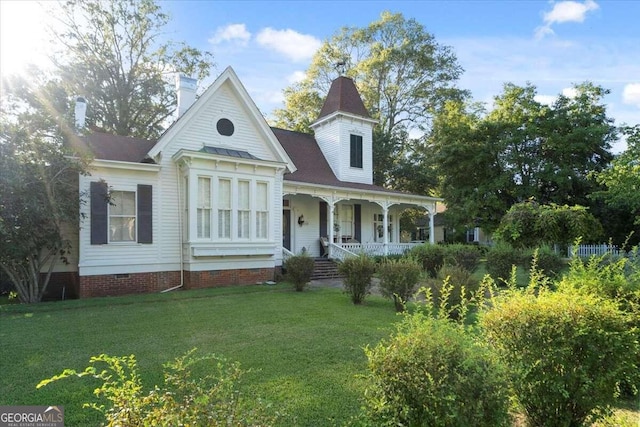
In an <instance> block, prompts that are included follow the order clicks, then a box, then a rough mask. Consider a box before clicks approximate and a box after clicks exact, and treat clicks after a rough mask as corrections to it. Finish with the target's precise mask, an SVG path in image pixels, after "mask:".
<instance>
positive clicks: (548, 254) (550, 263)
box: [522, 246, 565, 278]
mask: <svg viewBox="0 0 640 427" xmlns="http://www.w3.org/2000/svg"><path fill="white" fill-rule="evenodd" d="M537 251H538V259H537V264H536V267H537V269H538V271H540V272H541V273H543V274H544V275H545V276H547V277H551V278H555V277H558V276H559V275H560V272H561V271H562V269H563V268H564V266H565V264H564V261H563V260H562V257H560V255H558V254H556V253H555V251H554V250H553V249H551V248H550V247H549V246H542V247H541V248H539V249H538V250H537ZM534 253H535V250H528V251H526V252H525V253H524V254H523V256H522V257H523V258H524V266H525V268H526V269H527V270H530V269H531V263H532V260H533V255H534Z"/></svg>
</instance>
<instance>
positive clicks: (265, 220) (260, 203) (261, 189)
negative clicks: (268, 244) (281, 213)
mask: <svg viewBox="0 0 640 427" xmlns="http://www.w3.org/2000/svg"><path fill="white" fill-rule="evenodd" d="M268 194H269V187H268V184H267V183H266V182H258V183H256V208H255V209H256V238H258V239H266V238H267V236H268V232H269V227H268V224H269V203H268Z"/></svg>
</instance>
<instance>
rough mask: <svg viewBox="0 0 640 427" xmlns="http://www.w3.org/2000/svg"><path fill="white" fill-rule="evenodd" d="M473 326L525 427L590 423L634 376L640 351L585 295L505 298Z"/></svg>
mask: <svg viewBox="0 0 640 427" xmlns="http://www.w3.org/2000/svg"><path fill="white" fill-rule="evenodd" d="M480 324H481V326H482V329H483V331H484V334H485V338H486V340H487V342H488V343H490V344H491V345H493V346H494V347H495V349H496V350H497V351H498V352H499V354H500V355H501V356H502V358H503V360H504V362H505V363H506V364H507V366H508V368H509V370H510V373H511V374H512V387H513V389H514V390H515V394H516V398H517V401H518V403H519V404H520V405H521V407H522V409H523V411H524V413H525V415H526V417H527V419H528V421H529V424H530V425H533V426H541V425H544V426H548V427H555V426H563V427H565V426H567V427H568V426H578V425H584V424H585V423H586V422H588V421H596V420H598V419H599V418H601V417H602V416H604V415H605V414H606V412H607V409H608V408H609V406H610V405H612V404H613V403H615V396H616V392H617V386H618V383H619V380H620V379H621V378H623V377H624V376H626V375H635V374H634V372H636V371H635V370H634V366H633V362H634V358H636V357H637V354H638V351H639V350H640V348H639V346H638V341H637V339H636V337H635V336H634V333H633V331H632V330H630V328H629V327H628V324H627V321H626V319H625V315H624V314H623V313H622V312H621V311H619V309H618V308H617V307H616V306H615V304H613V303H611V302H610V301H606V300H603V299H601V298H597V297H596V296H593V295H585V294H579V293H577V292H567V291H565V292H551V291H549V290H547V289H544V288H543V289H541V290H539V294H538V296H536V295H535V294H534V293H533V292H523V291H509V292H507V293H506V295H505V296H503V297H501V298H498V299H494V301H493V308H491V309H490V310H488V311H487V312H486V313H485V314H484V315H483V316H481V321H480ZM636 374H637V373H636Z"/></svg>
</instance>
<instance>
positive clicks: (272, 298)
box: [0, 285, 396, 426]
mask: <svg viewBox="0 0 640 427" xmlns="http://www.w3.org/2000/svg"><path fill="white" fill-rule="evenodd" d="M395 320H396V315H395V313H394V309H393V304H392V302H391V301H386V300H383V299H381V298H378V297H371V298H370V299H369V301H368V303H367V304H366V305H365V306H360V307H358V306H354V305H353V304H351V302H350V301H349V299H348V297H347V296H346V295H343V294H342V293H341V292H340V291H339V290H336V289H312V290H307V291H305V292H302V293H298V292H293V291H292V290H291V288H290V287H284V286H283V285H278V286H257V285H256V286H251V287H243V288H224V289H209V290H201V291H182V292H175V293H171V294H161V295H160V294H154V295H144V296H132V297H118V298H99V299H91V300H76V301H66V302H61V303H42V304H39V305H37V306H19V305H4V306H0V342H1V343H2V344H1V345H0V363H1V365H2V366H1V369H0V372H1V375H0V404H2V405H62V406H64V409H65V421H66V424H65V425H68V426H88V425H98V424H99V423H100V422H101V418H100V415H99V414H98V413H97V412H95V411H93V410H91V409H83V408H82V404H83V403H84V402H89V401H92V400H93V399H94V397H93V395H92V391H93V389H94V388H95V387H96V385H97V382H93V381H92V380H89V379H86V378H85V379H73V380H71V379H69V380H65V381H60V382H57V383H53V384H51V385H49V386H47V387H44V388H41V389H39V390H36V384H38V382H39V381H40V380H42V379H45V378H48V377H51V376H52V375H54V374H58V373H60V372H61V371H62V370H63V369H64V368H75V369H78V370H81V369H84V367H86V366H87V365H88V361H89V358H90V357H91V356H93V355H97V354H100V353H107V354H110V355H118V356H121V355H129V354H135V355H136V358H137V360H138V364H139V369H140V371H141V374H142V379H143V382H144V384H145V386H149V387H150V386H152V385H154V384H160V383H161V382H162V364H163V363H165V362H167V361H170V360H173V359H174V358H175V357H177V356H181V355H183V354H184V353H185V352H186V351H188V350H190V349H192V348H194V347H197V348H198V353H199V354H204V353H216V354H220V355H223V356H225V357H226V358H228V359H230V360H236V361H239V362H240V363H241V366H242V368H244V369H245V370H246V369H250V370H251V372H249V373H248V374H246V375H245V377H244V380H245V381H244V385H245V386H246V390H247V392H246V394H245V396H246V397H251V398H253V397H258V396H259V397H262V398H264V399H266V400H268V401H269V402H271V403H272V405H273V408H274V409H277V410H279V411H284V412H286V413H287V414H288V417H287V418H286V419H284V420H283V423H282V425H287V426H291V425H306V426H311V425H313V426H320V425H334V423H333V421H332V420H335V422H336V424H337V425H340V424H342V422H343V421H345V420H347V419H348V418H349V417H350V416H352V415H355V414H356V413H357V412H358V410H359V407H360V402H359V397H360V396H361V394H362V390H361V383H360V382H359V380H358V378H357V377H356V375H357V374H358V373H361V372H363V370H364V369H365V362H366V358H365V355H364V353H363V351H362V348H363V346H365V345H366V344H373V343H376V342H377V341H378V340H380V339H381V338H382V337H385V336H387V335H388V334H389V333H390V332H391V330H392V327H391V326H392V324H393V322H394V321H395Z"/></svg>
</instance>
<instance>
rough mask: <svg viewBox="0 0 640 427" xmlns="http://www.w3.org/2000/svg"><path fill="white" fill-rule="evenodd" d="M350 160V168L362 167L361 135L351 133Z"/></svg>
mask: <svg viewBox="0 0 640 427" xmlns="http://www.w3.org/2000/svg"><path fill="white" fill-rule="evenodd" d="M350 158H351V162H350V165H351V167H352V168H360V169H362V136H360V135H351V156H350Z"/></svg>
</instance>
